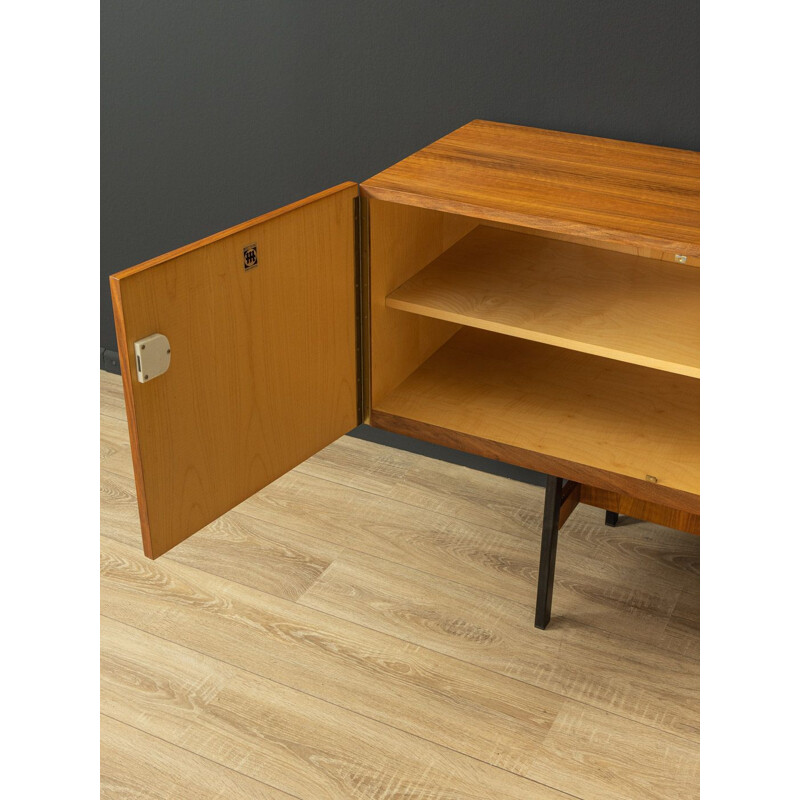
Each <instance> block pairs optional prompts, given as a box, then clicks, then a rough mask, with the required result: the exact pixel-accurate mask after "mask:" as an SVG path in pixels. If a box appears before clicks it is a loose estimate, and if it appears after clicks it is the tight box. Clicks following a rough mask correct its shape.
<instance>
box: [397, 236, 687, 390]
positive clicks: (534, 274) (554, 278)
mask: <svg viewBox="0 0 800 800" xmlns="http://www.w3.org/2000/svg"><path fill="white" fill-rule="evenodd" d="M386 304H387V306H389V307H391V308H396V309H399V310H402V311H409V312H412V313H415V314H420V315H423V316H427V317H434V318H436V319H442V320H447V321H449V322H457V323H461V324H463V325H469V326H471V327H476V328H482V329H484V330H488V331H494V332H496V333H504V334H507V335H509V336H516V337H520V338H523V339H528V340H530V341H534V342H542V343H545V344H551V345H556V346H558V347H566V348H569V349H571V350H578V351H580V352H582V353H590V354H592V355H597V356H602V357H604V358H611V359H616V360H618V361H626V362H628V363H630V364H638V365H640V366H645V367H651V368H653V369H658V370H664V371H667V372H674V373H677V374H679V375H686V376H689V377H693V378H699V377H700V271H699V269H698V268H697V267H693V266H686V265H683V264H678V263H669V262H664V261H659V260H656V259H650V258H641V257H639V256H635V255H629V254H626V253H618V252H614V251H611V250H601V249H598V248H594V247H586V246H584V245H578V244H571V243H568V242H563V241H558V240H555V239H548V238H543V237H541V236H533V235H527V234H524V233H515V232H511V231H508V230H502V229H498V228H490V227H486V226H480V227H478V228H476V229H475V230H474V231H473V232H471V233H470V234H468V235H467V236H466V237H464V238H463V239H461V240H460V241H459V242H457V243H456V244H455V245H454V246H453V247H451V248H450V249H449V250H447V251H445V252H444V253H443V254H442V255H441V256H439V257H438V258H437V259H435V260H434V261H433V262H432V263H430V264H429V265H428V266H427V267H425V269H423V270H422V271H420V272H419V273H417V274H416V275H415V276H414V277H412V278H411V279H410V280H408V281H407V282H406V283H404V284H403V285H402V286H400V287H399V288H398V289H396V290H395V291H393V292H392V293H391V294H390V295H389V296H388V297H387V299H386Z"/></svg>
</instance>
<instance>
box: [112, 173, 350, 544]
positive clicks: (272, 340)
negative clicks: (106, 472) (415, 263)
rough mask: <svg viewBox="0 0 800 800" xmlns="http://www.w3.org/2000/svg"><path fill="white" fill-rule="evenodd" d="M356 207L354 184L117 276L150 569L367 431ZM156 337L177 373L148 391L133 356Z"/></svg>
mask: <svg viewBox="0 0 800 800" xmlns="http://www.w3.org/2000/svg"><path fill="white" fill-rule="evenodd" d="M357 195H358V187H357V186H356V185H355V184H353V183H349V184H342V185H341V186H338V187H335V188H334V189H331V190H328V191H326V192H322V193H320V194H319V195H315V196H313V197H310V198H307V199H306V200H304V201H301V202H299V203H295V204H293V205H291V206H288V207H286V208H284V209H279V210H278V211H275V212H272V213H270V214H266V215H264V216H262V217H259V218H257V219H255V220H252V221H251V222H249V223H244V224H242V225H238V226H236V227H235V228H231V229H229V230H227V231H223V232H222V233H220V234H216V235H214V236H211V237H208V238H207V239H204V240H202V241H200V242H197V243H194V244H192V245H188V246H187V247H184V248H181V249H179V250H176V251H174V252H172V253H168V254H166V255H164V256H160V257H158V258H156V259H152V260H151V261H148V262H146V263H144V264H141V265H139V266H136V267H132V268H130V269H128V270H125V271H123V272H121V273H118V274H116V275H113V276H112V277H111V292H112V299H113V302H114V316H115V320H116V325H117V340H118V345H119V353H120V364H121V367H122V376H123V382H124V387H125V399H126V405H127V409H128V422H129V428H130V436H131V442H132V443H133V457H134V465H135V472H136V482H137V494H138V498H139V508H140V515H141V526H142V540H143V544H144V548H145V552H146V553H147V554H148V555H150V556H151V557H153V558H155V557H157V556H159V555H161V554H162V553H164V552H166V551H167V550H169V549H170V548H171V547H174V546H175V545H176V544H177V543H178V542H180V541H182V540H183V539H185V538H186V537H187V536H189V535H191V534H192V533H194V532H195V531H197V530H199V529H200V528H202V527H203V526H204V525H207V524H208V523H209V522H211V520H213V519H215V518H216V517H218V516H220V514H223V513H224V512H225V511H227V510H228V509H230V508H232V507H233V506H235V505H236V504H237V503H240V502H241V501H242V500H244V499H245V498H247V497H249V496H250V495H251V494H253V493H254V492H256V491H258V490H259V489H260V488H262V487H263V486H264V485H265V484H267V483H268V482H269V481H271V480H274V479H275V478H277V477H278V476H279V475H282V474H283V473H284V472H286V471H287V470H289V469H291V468H292V467H294V466H296V465H297V464H299V463H300V462H301V461H303V460H304V459H306V458H308V456H310V455H312V454H313V453H315V452H316V451H317V450H319V449H320V448H322V447H324V446H325V445H326V444H328V443H330V442H331V441H333V439H336V438H337V437H339V436H341V435H342V434H343V433H346V432H347V431H348V430H350V429H351V428H353V427H355V426H356V424H357V403H356V322H355V292H354V285H355V251H354V246H355V237H354V218H353V201H354V199H355V198H356V197H357ZM253 243H255V244H256V245H257V247H258V259H259V265H258V266H257V267H255V268H254V269H250V270H248V271H245V270H244V268H243V261H242V259H243V248H244V247H247V246H249V245H250V244H253ZM152 333H162V334H164V335H165V336H166V337H167V338H168V339H169V342H170V345H171V350H172V354H171V364H170V367H169V369H168V371H167V372H166V373H164V374H163V375H161V376H159V377H157V378H155V379H154V380H152V381H150V382H148V383H144V384H142V383H139V382H138V380H137V378H136V369H135V356H134V352H133V347H134V342H135V341H136V340H138V339H141V338H143V337H145V336H148V335H150V334H152Z"/></svg>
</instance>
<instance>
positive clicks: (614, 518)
mask: <svg viewBox="0 0 800 800" xmlns="http://www.w3.org/2000/svg"><path fill="white" fill-rule="evenodd" d="M618 522H619V514H617V512H616V511H606V525H608V526H609V527H610V528H614V527H615V526H616V524H617V523H618Z"/></svg>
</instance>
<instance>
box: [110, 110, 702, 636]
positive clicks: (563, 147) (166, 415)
mask: <svg viewBox="0 0 800 800" xmlns="http://www.w3.org/2000/svg"><path fill="white" fill-rule="evenodd" d="M699 257H700V237H699V154H698V153H695V152H690V151H683V150H675V149H670V148H663V147H654V146H650V145H643V144H634V143H629V142H620V141H614V140H609V139H598V138H594V137H589V136H579V135H575V134H567V133H559V132H555V131H546V130H539V129H536V128H525V127H519V126H514V125H505V124H500V123H495V122H486V121H482V120H475V121H473V122H470V123H469V124H467V125H464V126H463V127H461V128H459V129H458V130H456V131H454V132H453V133H451V134H449V135H447V136H445V137H443V138H442V139H439V140H438V141H436V142H434V143H433V144H431V145H429V146H428V147H425V148H424V149H422V150H420V151H419V152H417V153H414V154H413V155H411V156H409V157H408V158H406V159H404V160H403V161H400V162H399V163H398V164H395V165H394V166H392V167H389V168H388V169H387V170H385V171H384V172H381V173H380V174H378V175H376V176H375V177H373V178H370V179H369V180H367V181H365V182H364V183H362V184H361V185H357V184H355V183H343V184H341V185H339V186H336V187H334V188H332V189H329V190H327V191H324V192H320V193H319V194H317V195H314V196H313V197H309V198H307V199H305V200H301V201H299V202H297V203H294V204H292V205H290V206H287V207H285V208H282V209H279V210H278V211H274V212H272V213H269V214H266V215H264V216H261V217H258V218H257V219H254V220H251V221H249V222H244V223H242V224H241V225H237V226H235V227H233V228H230V229H228V230H226V231H223V232H221V233H219V234H216V235H214V236H210V237H208V238H206V239H203V240H202V241H199V242H196V243H194V244H190V245H187V246H186V247H183V248H180V249H178V250H175V251H173V252H171V253H168V254H166V255H164V256H160V257H158V258H154V259H152V260H150V261H147V262H145V263H143V264H140V265H138V266H135V267H131V268H130V269H126V270H124V271H122V272H119V273H117V274H116V275H113V276H112V277H111V292H112V297H113V303H114V315H115V321H116V330H117V340H118V346H119V354H120V364H121V367H122V378H123V383H124V388H125V402H126V407H127V413H128V426H129V431H130V438H131V449H132V452H133V464H134V471H135V475H136V489H137V496H138V504H139V514H140V518H141V528H142V540H143V543H144V551H145V553H146V554H147V555H148V556H150V557H151V558H155V557H157V556H159V555H161V554H162V553H164V552H166V551H167V550H169V549H170V548H171V547H174V546H175V545H176V544H178V543H179V542H181V541H182V540H183V539H185V538H186V537H188V536H189V535H191V534H192V533H194V532H195V531H198V530H199V529H200V528H202V527H204V526H205V525H207V524H208V523H209V522H211V521H212V520H214V519H215V518H216V517H218V516H220V515H221V514H223V513H224V512H226V511H227V510H229V509H230V508H232V507H233V506H235V505H237V504H238V503H240V502H241V501H243V500H245V499H246V498H247V497H249V496H250V495H251V494H253V493H255V492H257V491H259V490H260V489H262V488H263V487H264V486H266V485H267V484H268V483H270V482H271V481H273V480H275V479H276V478H278V477H279V476H280V475H282V474H283V473H285V472H287V471H288V470H290V469H292V468H293V467H295V466H296V465H297V464H299V463H300V462H302V461H303V460H305V459H306V458H308V457H309V456H311V455H312V454H313V453H315V452H316V451H318V450H320V449H321V448H323V447H325V446H326V445H328V444H329V443H330V442H332V441H333V440H334V439H336V438H338V437H339V436H341V435H343V434H345V433H347V432H348V431H349V430H351V429H352V428H354V427H355V426H356V425H358V424H359V423H362V422H366V423H369V424H370V425H373V426H375V427H378V428H383V429H386V430H389V431H395V432H398V433H402V434H406V435H408V436H413V437H416V438H418V439H424V440H426V441H429V442H434V443H436V444H441V445H447V446H448V447H454V448H458V449H460V450H464V451H467V452H470V453H476V454H479V455H482V456H488V457H489V458H494V459H499V460H501V461H506V462H509V463H511V464H516V465H520V466H523V467H528V468H531V469H534V470H538V471H540V472H543V473H545V474H547V475H548V476H549V477H548V479H547V488H546V495H545V508H544V520H543V534H542V550H541V559H540V568H539V586H538V596H537V602H536V618H535V624H536V625H537V626H538V627H540V628H544V627H545V626H546V625H547V622H548V620H549V619H550V608H551V602H552V592H553V574H554V568H555V554H556V543H557V537H558V530H559V527H560V526H561V525H563V524H564V522H565V520H566V518H567V517H568V516H569V513H570V512H571V511H572V509H574V507H575V506H576V504H577V503H579V502H582V503H589V504H591V505H594V506H599V507H601V508H604V509H606V511H607V512H608V513H607V515H606V518H607V522H608V523H609V524H613V523H614V521H615V519H616V515H617V514H619V513H623V514H630V515H632V516H634V517H637V518H640V519H645V520H651V521H654V522H658V523H661V524H664V525H668V526H671V527H673V528H677V529H681V530H684V531H690V532H694V533H699V513H700V487H699V455H700V453H699V451H700V447H699V406H700V403H699V388H700V360H699V287H700V281H699V277H700V271H699Z"/></svg>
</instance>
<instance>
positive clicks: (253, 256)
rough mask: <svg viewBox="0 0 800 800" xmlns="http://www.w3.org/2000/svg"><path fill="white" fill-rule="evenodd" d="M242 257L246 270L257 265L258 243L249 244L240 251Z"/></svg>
mask: <svg viewBox="0 0 800 800" xmlns="http://www.w3.org/2000/svg"><path fill="white" fill-rule="evenodd" d="M242 258H243V261H244V268H245V269H246V270H248V269H253V267H257V266H258V245H255V244H249V245H247V247H245V248H244V249H243V251H242Z"/></svg>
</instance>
